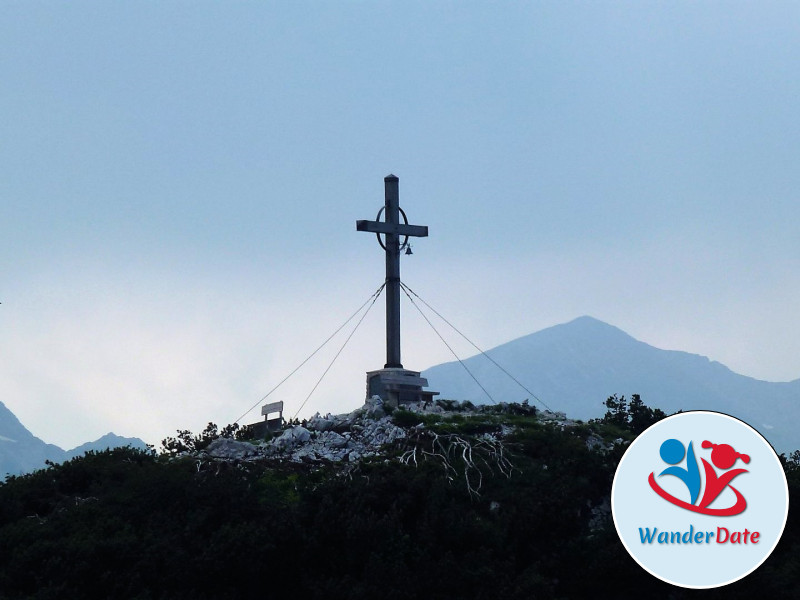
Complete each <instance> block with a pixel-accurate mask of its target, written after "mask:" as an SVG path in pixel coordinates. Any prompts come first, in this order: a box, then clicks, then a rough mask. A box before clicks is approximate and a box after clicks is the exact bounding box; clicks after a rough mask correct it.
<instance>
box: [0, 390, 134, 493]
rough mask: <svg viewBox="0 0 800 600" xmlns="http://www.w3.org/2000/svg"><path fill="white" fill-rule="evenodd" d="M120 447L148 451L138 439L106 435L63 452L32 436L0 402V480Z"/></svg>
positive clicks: (53, 445)
mask: <svg viewBox="0 0 800 600" xmlns="http://www.w3.org/2000/svg"><path fill="white" fill-rule="evenodd" d="M120 446H132V447H134V448H139V449H145V448H147V444H145V442H143V441H142V440H141V439H139V438H126V437H122V436H118V435H116V434H115V433H113V432H109V433H107V434H106V435H104V436H102V437H100V438H99V439H97V440H95V441H93V442H87V443H85V444H81V445H80V446H77V447H75V448H72V449H71V450H64V449H62V448H60V447H58V446H56V445H55V444H48V443H47V442H45V441H43V440H41V439H39V438H38V437H36V436H35V435H33V434H32V433H31V432H30V431H28V429H27V428H26V427H25V426H24V425H23V424H22V423H21V422H20V420H19V419H18V418H17V416H16V415H15V414H14V413H13V412H11V410H10V409H9V408H8V407H7V406H6V405H5V404H4V403H3V402H0V478H4V477H6V476H7V475H23V474H25V473H28V472H30V471H33V470H36V469H42V468H44V467H45V461H51V462H55V463H60V462H64V461H67V460H70V459H72V458H74V457H76V456H82V455H83V454H85V453H86V452H88V451H90V450H94V451H102V450H106V449H109V448H118V447H120Z"/></svg>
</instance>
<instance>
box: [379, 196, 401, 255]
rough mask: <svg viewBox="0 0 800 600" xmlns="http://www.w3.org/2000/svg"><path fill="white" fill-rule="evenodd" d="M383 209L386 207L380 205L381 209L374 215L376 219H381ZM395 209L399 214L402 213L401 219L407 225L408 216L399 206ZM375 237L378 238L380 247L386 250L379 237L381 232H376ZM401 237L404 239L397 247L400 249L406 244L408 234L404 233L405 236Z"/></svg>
mask: <svg viewBox="0 0 800 600" xmlns="http://www.w3.org/2000/svg"><path fill="white" fill-rule="evenodd" d="M384 210H386V207H385V206H381V209H380V210H379V211H378V216H376V217H375V220H376V221H380V220H381V215H382V214H383V211H384ZM397 210H399V211H400V214H401V215H403V221H405V224H406V225H408V217H407V216H406V211H404V210H403V209H402V208H400V207H399V206H398V207H397ZM375 237H376V238H378V243H379V244H380V245H381V248H383V249H384V251H385V250H386V244H384V243H383V240H382V239H381V234H380V233H376V234H375ZM403 237H405V238H406V239H404V240H403V243H402V244H400V248H399V249H400V250H402V249H403V248H405V247H406V246H407V245H408V236H407V235H406V236H403Z"/></svg>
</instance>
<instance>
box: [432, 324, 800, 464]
mask: <svg viewBox="0 0 800 600" xmlns="http://www.w3.org/2000/svg"><path fill="white" fill-rule="evenodd" d="M487 354H488V355H489V356H491V357H492V360H494V361H496V362H497V364H499V365H501V366H502V367H503V369H505V370H506V371H507V373H511V374H512V375H513V376H514V378H516V380H517V382H515V381H514V380H512V378H510V377H508V376H507V375H506V374H504V373H503V372H502V371H501V370H500V369H498V368H497V366H496V365H495V364H492V362H491V361H489V360H487V359H486V358H485V357H484V356H481V355H476V356H473V357H470V358H466V359H463V360H462V362H463V364H460V363H459V362H450V363H444V364H441V365H437V366H434V367H431V368H429V369H426V370H425V371H424V372H423V376H424V377H426V378H427V379H428V382H429V384H430V387H431V389H435V390H439V392H440V394H441V396H440V397H442V398H447V399H453V400H470V401H472V402H477V403H489V402H521V401H523V400H524V399H526V398H528V397H529V396H530V395H531V393H533V394H535V395H536V397H538V398H540V399H541V400H542V401H543V403H545V404H546V405H547V406H549V407H551V408H552V409H553V410H559V411H563V412H565V413H566V414H567V415H568V416H569V417H571V418H577V419H589V418H594V417H601V416H602V415H603V413H604V411H605V407H604V406H603V401H604V400H605V399H606V398H608V397H609V396H611V395H613V394H617V395H626V396H628V397H630V396H631V395H632V394H640V395H641V397H642V400H643V401H644V402H645V403H646V404H648V405H649V406H652V407H654V408H661V409H662V410H664V411H666V412H667V413H672V412H676V411H678V410H715V411H719V412H726V413H728V414H732V415H735V416H738V417H739V418H741V419H745V420H748V421H750V422H752V423H753V424H756V425H758V424H762V423H768V424H769V425H770V427H772V429H769V439H770V441H771V442H772V443H773V444H775V445H776V446H778V447H780V448H781V450H793V449H796V448H798V447H800V437H799V436H798V434H797V433H796V432H795V430H794V428H793V427H792V426H791V425H790V424H791V423H794V422H796V421H797V420H798V419H800V380H798V381H796V382H790V383H772V382H765V381H758V380H756V379H753V378H752V377H747V376H745V375H740V374H737V373H735V372H733V371H731V370H730V369H729V368H727V367H726V366H725V365H722V364H721V363H719V362H716V361H712V360H711V359H709V358H708V357H705V356H701V355H698V354H691V353H688V352H682V351H678V350H662V349H659V348H656V347H654V346H651V345H649V344H647V343H645V342H642V341H639V340H637V339H636V338H634V337H632V336H631V335H629V334H628V333H626V332H625V331H623V330H621V329H619V328H618V327H615V326H614V325H610V324H608V323H605V322H603V321H600V320H599V319H596V318H594V317H591V316H588V315H584V316H581V317H578V318H576V319H573V320H572V321H569V322H567V323H561V324H558V325H554V326H552V327H548V328H546V329H542V330H541V331H537V332H535V333H531V334H528V335H525V336H523V337H520V338H517V339H515V340H512V341H510V342H506V343H504V344H502V345H500V346H497V347H495V348H492V349H490V350H488V351H487ZM464 366H466V367H467V368H468V369H469V373H468V372H467V371H466V370H465V369H464ZM472 377H474V378H475V379H477V380H478V381H479V382H480V385H478V384H476V383H475V381H474V380H473V379H472ZM518 382H521V383H522V384H524V386H525V387H524V388H523V387H522V386H521V385H519V383H518ZM527 390H530V392H531V393H529V392H528V391H527ZM489 396H491V398H490V397H489Z"/></svg>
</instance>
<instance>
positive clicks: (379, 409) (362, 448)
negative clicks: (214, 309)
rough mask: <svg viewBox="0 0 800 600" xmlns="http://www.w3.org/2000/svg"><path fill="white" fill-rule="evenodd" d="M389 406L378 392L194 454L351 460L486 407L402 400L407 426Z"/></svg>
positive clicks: (503, 430)
mask: <svg viewBox="0 0 800 600" xmlns="http://www.w3.org/2000/svg"><path fill="white" fill-rule="evenodd" d="M390 410H391V409H389V408H388V407H386V406H384V404H383V401H382V400H381V399H380V398H379V397H378V396H374V397H372V398H370V399H368V400H367V401H366V402H365V403H364V405H363V406H361V407H360V408H358V409H356V410H354V411H353V412H351V413H349V414H342V415H332V414H330V413H329V414H327V415H324V416H323V415H320V414H319V413H317V414H316V415H314V416H313V417H311V418H310V419H308V420H307V421H303V425H295V426H292V427H288V428H287V429H285V430H283V431H282V432H281V433H280V435H277V436H276V437H274V438H272V439H270V440H268V441H264V442H261V443H252V442H241V441H236V440H231V439H225V438H219V439H216V440H214V441H213V442H212V443H211V444H210V445H209V446H208V447H207V448H206V449H205V450H203V451H200V452H199V453H195V454H196V455H197V456H198V457H199V458H201V459H204V458H205V459H211V460H223V461H229V462H230V461H234V462H235V461H256V460H264V459H270V460H280V461H290V462H295V463H323V462H329V463H343V464H347V463H355V462H357V461H359V460H361V459H364V458H369V457H374V456H378V455H379V454H380V453H381V450H382V449H383V448H384V447H385V446H387V445H391V444H395V443H396V442H398V441H400V440H405V439H407V438H408V437H409V436H412V437H413V436H417V435H418V434H419V432H420V431H421V430H422V429H424V427H423V424H422V423H423V422H424V421H425V420H426V419H430V417H431V416H436V417H438V418H444V417H448V416H452V415H455V414H459V415H462V416H463V417H465V418H471V417H480V416H481V415H483V414H485V411H486V409H485V408H477V407H474V406H473V405H472V404H469V403H459V402H455V401H436V402H426V403H422V402H420V403H412V404H404V405H403V406H402V410H403V411H404V412H405V413H406V417H411V415H409V414H408V413H411V414H412V415H419V416H420V419H419V422H418V423H417V422H415V419H414V418H413V417H411V418H406V419H403V422H404V424H406V425H409V426H408V427H401V426H398V425H397V424H395V423H394V421H393V419H392V416H390V415H389V414H388V413H389V412H390ZM493 410H494V412H495V414H498V413H499V414H506V413H507V414H528V415H537V416H538V418H539V419H540V420H541V421H542V422H545V423H551V424H554V425H556V426H560V427H571V426H574V425H575V423H574V422H573V421H571V420H569V419H567V418H566V416H565V415H564V414H563V413H551V412H549V411H545V412H543V413H539V412H537V411H536V410H535V409H534V408H533V407H529V406H527V405H525V404H522V405H521V404H504V403H501V404H499V405H497V406H495V407H493ZM513 431H514V428H513V427H512V426H509V425H505V424H503V425H498V430H497V432H496V433H495V434H491V435H492V439H493V440H494V441H497V439H502V438H505V437H506V436H508V435H510V434H511V433H512V432H513ZM487 435H488V434H487Z"/></svg>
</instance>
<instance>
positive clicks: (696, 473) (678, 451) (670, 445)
mask: <svg viewBox="0 0 800 600" xmlns="http://www.w3.org/2000/svg"><path fill="white" fill-rule="evenodd" d="M659 453H660V454H661V458H662V459H663V461H664V462H665V463H667V464H669V465H673V466H671V467H667V468H666V469H664V470H663V471H661V473H659V475H658V476H659V477H661V476H662V475H674V476H675V477H677V478H678V479H680V480H681V481H683V483H685V484H686V487H687V488H688V489H689V496H690V498H691V504H694V503H695V502H697V498H698V496H700V468H699V467H698V466H697V458H695V455H694V448H693V447H692V442H689V449H688V451H687V450H686V449H685V448H684V447H683V443H682V442H680V441H679V440H676V439H669V440H666V441H665V442H664V443H663V444H661V449H660V450H659ZM684 455H685V456H686V468H683V467H678V466H676V465H677V464H678V463H679V462H681V461H682V460H683V457H684Z"/></svg>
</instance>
